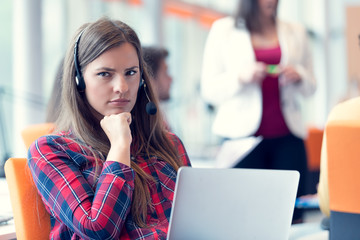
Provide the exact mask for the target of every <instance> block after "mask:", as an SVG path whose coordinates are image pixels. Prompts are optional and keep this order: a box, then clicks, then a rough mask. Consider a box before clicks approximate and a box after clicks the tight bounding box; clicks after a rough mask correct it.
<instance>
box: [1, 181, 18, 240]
mask: <svg viewBox="0 0 360 240" xmlns="http://www.w3.org/2000/svg"><path fill="white" fill-rule="evenodd" d="M0 215H1V216H12V208H11V201H10V195H9V188H8V186H7V183H6V179H5V178H0ZM8 239H16V234H15V225H14V220H11V221H9V222H8V223H7V224H3V225H0V240H8Z"/></svg>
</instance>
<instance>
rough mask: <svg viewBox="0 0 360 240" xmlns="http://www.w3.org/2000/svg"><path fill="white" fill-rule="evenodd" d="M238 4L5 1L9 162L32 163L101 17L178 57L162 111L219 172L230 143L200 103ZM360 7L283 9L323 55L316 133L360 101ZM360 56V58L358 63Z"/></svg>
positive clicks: (296, 3)
mask: <svg viewBox="0 0 360 240" xmlns="http://www.w3.org/2000/svg"><path fill="white" fill-rule="evenodd" d="M237 4H238V0H226V1H224V0H76V1H73V0H57V1H54V0H2V1H1V2H0V18H1V21H0V25H1V29H2V30H1V33H0V34H1V38H0V49H1V54H0V66H1V69H2V71H1V72H2V77H1V78H0V127H1V129H0V130H1V139H0V142H1V145H0V157H1V159H0V161H1V164H0V165H3V164H4V162H5V161H6V159H7V158H9V157H26V151H27V149H26V148H25V147H24V144H23V142H22V139H21V134H20V133H21V131H22V130H23V129H24V128H25V127H26V126H28V125H31V124H37V123H43V122H44V121H45V112H46V107H47V103H48V101H49V99H51V98H52V96H51V90H52V87H53V83H54V80H55V74H56V71H57V67H58V65H59V63H60V61H61V59H62V57H63V56H64V54H65V51H66V49H67V46H68V43H69V40H70V39H71V37H72V36H73V33H74V32H75V30H76V29H77V28H78V27H79V26H80V25H82V24H83V23H85V22H88V21H93V20H95V19H97V18H99V17H101V16H108V17H110V18H115V19H119V20H122V21H124V22H126V23H127V24H129V25H130V26H131V27H133V28H134V29H135V30H136V32H137V34H138V35H139V37H140V40H141V42H142V44H143V45H144V46H147V45H148V46H150V45H156V46H162V47H165V48H166V49H168V50H169V53H170V55H169V57H168V59H167V62H168V65H169V72H170V75H171V76H172V78H173V83H172V87H171V99H170V100H169V101H168V102H167V103H165V104H164V105H163V106H162V107H163V109H164V112H166V116H167V119H168V121H169V123H170V125H171V128H172V130H173V132H174V133H176V134H177V135H178V136H179V137H180V138H181V139H182V141H183V143H184V145H185V147H186V149H187V151H188V154H189V157H190V159H191V160H192V162H193V165H194V166H200V167H202V166H206V167H209V166H210V167H211V166H213V164H214V159H215V156H216V153H217V152H218V151H219V147H220V146H221V141H222V139H220V138H219V137H217V136H215V135H214V134H212V132H211V124H212V121H213V119H214V115H215V111H216V109H214V108H213V107H212V106H210V105H208V104H207V103H206V102H205V101H204V100H203V99H202V98H201V96H200V92H199V84H200V73H201V67H202V57H203V50H204V45H205V41H206V38H207V35H208V32H209V30H210V27H211V24H212V23H213V21H215V20H216V19H218V18H221V17H224V16H227V15H232V14H234V11H235V8H236V6H237ZM353 10H354V11H355V13H358V14H357V15H359V16H360V1H359V0H319V1H312V0H291V1H286V0H280V1H279V8H278V16H279V18H281V19H284V20H288V21H293V22H298V23H301V24H303V25H304V26H305V27H306V29H307V33H308V37H309V39H310V43H311V50H312V54H313V63H314V73H315V77H316V80H317V90H316V93H315V94H314V95H313V96H312V97H311V98H309V99H307V100H306V101H304V102H303V110H304V118H305V121H306V123H307V125H308V126H309V127H310V126H315V127H318V128H320V129H322V128H323V127H324V125H325V123H326V119H327V116H328V114H329V112H330V111H331V109H332V108H333V107H334V106H335V105H336V104H337V103H339V102H341V101H343V100H345V99H349V98H353V97H356V96H358V95H359V91H360V85H359V84H360V82H359V81H360V80H359V75H358V74H359V72H360V71H359V70H358V69H360V57H359V56H360V54H359V51H360V46H359V41H358V34H360V26H359V25H358V22H359V21H357V20H359V19H357V18H356V14H355V16H353V15H354V14H353V15H351V13H352V12H353ZM358 55H359V56H358Z"/></svg>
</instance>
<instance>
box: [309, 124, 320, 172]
mask: <svg viewBox="0 0 360 240" xmlns="http://www.w3.org/2000/svg"><path fill="white" fill-rule="evenodd" d="M323 134H324V130H323V129H321V128H318V127H314V126H310V127H309V128H308V137H307V138H306V139H305V147H306V154H307V160H308V169H309V171H320V156H321V145H322V139H323Z"/></svg>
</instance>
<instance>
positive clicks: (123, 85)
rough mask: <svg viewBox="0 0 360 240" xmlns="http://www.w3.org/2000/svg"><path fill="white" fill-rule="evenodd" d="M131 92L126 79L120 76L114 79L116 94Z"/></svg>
mask: <svg viewBox="0 0 360 240" xmlns="http://www.w3.org/2000/svg"><path fill="white" fill-rule="evenodd" d="M128 90H129V86H128V84H127V82H126V80H125V79H124V77H122V76H119V77H117V78H116V79H114V92H119V93H125V92H127V91H128Z"/></svg>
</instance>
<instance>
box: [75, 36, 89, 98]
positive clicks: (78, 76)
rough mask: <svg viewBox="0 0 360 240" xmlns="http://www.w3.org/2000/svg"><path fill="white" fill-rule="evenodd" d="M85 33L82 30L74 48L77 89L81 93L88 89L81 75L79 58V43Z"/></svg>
mask: <svg viewBox="0 0 360 240" xmlns="http://www.w3.org/2000/svg"><path fill="white" fill-rule="evenodd" d="M83 32H84V30H82V31H81V32H80V34H79V36H78V38H77V39H76V42H75V46H74V66H75V82H76V87H77V89H78V91H79V92H84V91H85V88H86V85H85V81H84V78H83V76H82V73H81V67H80V64H79V58H78V54H79V50H78V48H79V41H80V38H81V35H82V34H83Z"/></svg>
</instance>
